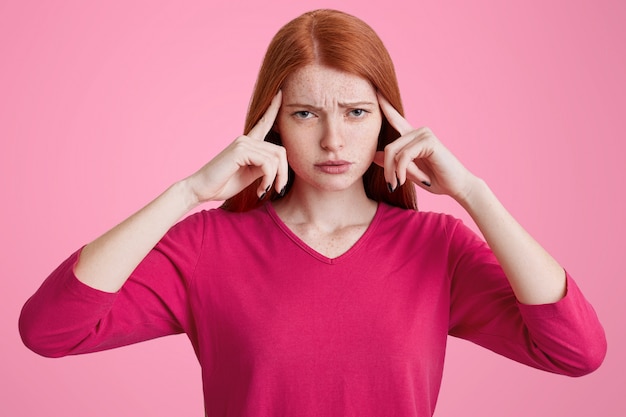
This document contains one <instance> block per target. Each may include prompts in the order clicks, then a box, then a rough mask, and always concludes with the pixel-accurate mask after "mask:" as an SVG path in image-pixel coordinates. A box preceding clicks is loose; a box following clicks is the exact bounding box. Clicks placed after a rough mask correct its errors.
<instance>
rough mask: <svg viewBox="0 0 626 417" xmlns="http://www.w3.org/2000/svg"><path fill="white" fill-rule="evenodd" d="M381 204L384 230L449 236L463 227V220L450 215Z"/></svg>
mask: <svg viewBox="0 0 626 417" xmlns="http://www.w3.org/2000/svg"><path fill="white" fill-rule="evenodd" d="M380 204H381V206H380V211H381V216H380V217H381V224H382V225H383V227H384V228H389V229H396V230H404V231H411V232H416V231H419V232H420V233H422V234H431V233H437V234H442V233H443V234H445V235H449V234H452V233H453V232H454V230H455V229H456V228H457V227H459V226H461V227H463V222H462V221H461V220H459V219H457V218H456V217H454V216H451V215H449V214H445V213H437V212H431V211H417V210H411V209H403V208H399V207H394V206H390V205H388V204H385V203H380Z"/></svg>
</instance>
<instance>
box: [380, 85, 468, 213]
mask: <svg viewBox="0 0 626 417" xmlns="http://www.w3.org/2000/svg"><path fill="white" fill-rule="evenodd" d="M378 102H379V104H380V108H381V109H382V111H383V114H384V115H385V116H386V118H387V120H388V121H389V123H390V124H391V126H393V127H394V128H395V129H396V130H397V131H398V132H399V133H400V135H401V136H400V137H399V138H398V139H396V140H395V141H393V142H392V143H390V144H388V145H387V146H385V150H384V152H383V151H379V152H376V156H375V158H374V162H375V163H376V164H378V165H380V166H382V167H383V168H384V169H385V179H386V181H387V183H388V184H389V187H390V189H391V190H395V189H396V188H397V187H398V185H402V184H404V183H405V182H406V180H407V179H408V180H410V181H412V182H414V183H415V184H417V185H418V186H420V187H422V188H424V189H426V190H428V191H430V192H432V193H435V194H446V195H449V196H451V197H452V198H454V199H455V200H457V201H460V200H463V199H464V198H466V197H467V196H468V195H469V193H470V191H471V189H472V185H473V184H474V183H475V180H476V179H477V178H476V177H475V176H474V175H473V174H472V173H471V172H470V171H469V170H467V169H466V168H465V167H464V166H463V165H462V164H461V162H459V160H458V159H457V158H456V157H455V156H454V155H453V154H452V152H450V151H449V150H448V149H447V148H446V147H445V146H443V144H442V143H441V142H440V141H439V139H437V137H436V136H435V135H434V134H433V132H432V131H431V130H430V129H429V128H427V127H421V128H419V129H415V128H413V127H412V126H411V124H410V123H409V122H408V121H407V120H406V119H405V118H404V117H402V115H401V114H400V113H398V111H397V110H396V109H395V108H393V106H392V105H391V104H390V103H389V102H388V101H387V100H386V99H385V98H384V97H382V96H381V95H380V94H379V95H378Z"/></svg>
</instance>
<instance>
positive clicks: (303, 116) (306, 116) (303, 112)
mask: <svg viewBox="0 0 626 417" xmlns="http://www.w3.org/2000/svg"><path fill="white" fill-rule="evenodd" d="M293 115H294V116H295V117H296V118H297V119H309V118H311V117H313V113H311V112H310V111H306V110H300V111H297V112H295V113H294V114H293Z"/></svg>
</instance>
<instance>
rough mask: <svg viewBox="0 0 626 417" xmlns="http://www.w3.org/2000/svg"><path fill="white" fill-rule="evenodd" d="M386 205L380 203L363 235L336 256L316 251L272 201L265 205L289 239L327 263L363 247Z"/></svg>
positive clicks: (344, 257)
mask: <svg viewBox="0 0 626 417" xmlns="http://www.w3.org/2000/svg"><path fill="white" fill-rule="evenodd" d="M384 206H385V204H384V203H380V202H379V203H378V207H376V213H374V217H373V218H372V221H371V222H370V224H369V225H368V226H367V229H365V232H363V234H362V235H361V237H359V239H358V240H357V241H356V242H355V244H354V245H352V246H351V247H350V248H349V249H348V250H347V251H345V252H344V253H342V254H341V255H339V256H336V257H334V258H329V257H327V256H326V255H323V254H321V253H320V252H318V251H316V250H315V249H313V248H312V247H310V246H309V245H308V244H307V243H306V242H304V241H303V240H302V239H300V237H299V236H298V235H297V234H295V233H294V232H293V231H292V230H291V229H290V228H289V226H287V224H286V223H285V222H283V220H282V219H281V218H280V217H279V216H278V213H276V210H275V209H274V206H272V203H271V202H267V203H266V204H265V205H264V207H265V210H266V211H267V213H268V214H269V216H270V217H271V219H272V220H273V221H274V223H276V225H277V226H278V228H279V229H280V230H281V231H282V232H283V233H284V234H285V235H287V237H288V238H289V239H291V240H292V241H293V242H294V243H295V244H296V245H298V246H299V247H300V248H301V249H302V250H304V251H305V252H306V253H308V254H309V255H311V256H312V257H314V258H315V259H317V260H319V261H320V262H323V263H327V264H338V263H340V262H341V261H342V260H344V259H346V258H348V257H350V256H351V255H352V254H354V253H355V252H357V251H358V250H359V249H360V248H361V246H363V245H364V244H365V243H366V242H367V241H368V240H369V238H370V236H372V235H373V234H374V232H375V230H376V228H377V227H378V224H379V223H380V220H381V219H382V217H383V214H384V211H385V210H384Z"/></svg>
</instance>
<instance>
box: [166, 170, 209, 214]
mask: <svg viewBox="0 0 626 417" xmlns="http://www.w3.org/2000/svg"><path fill="white" fill-rule="evenodd" d="M170 189H171V191H172V192H173V193H175V194H176V195H177V196H178V199H179V200H180V201H181V202H182V204H183V206H184V207H185V210H186V211H190V210H192V209H194V208H195V207H197V206H198V205H200V203H201V201H200V199H199V197H198V194H197V193H196V192H195V189H194V187H193V184H192V181H191V179H190V177H188V178H185V179H183V180H180V181H178V182H176V183H174V184H173V185H172V186H171V187H170Z"/></svg>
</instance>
